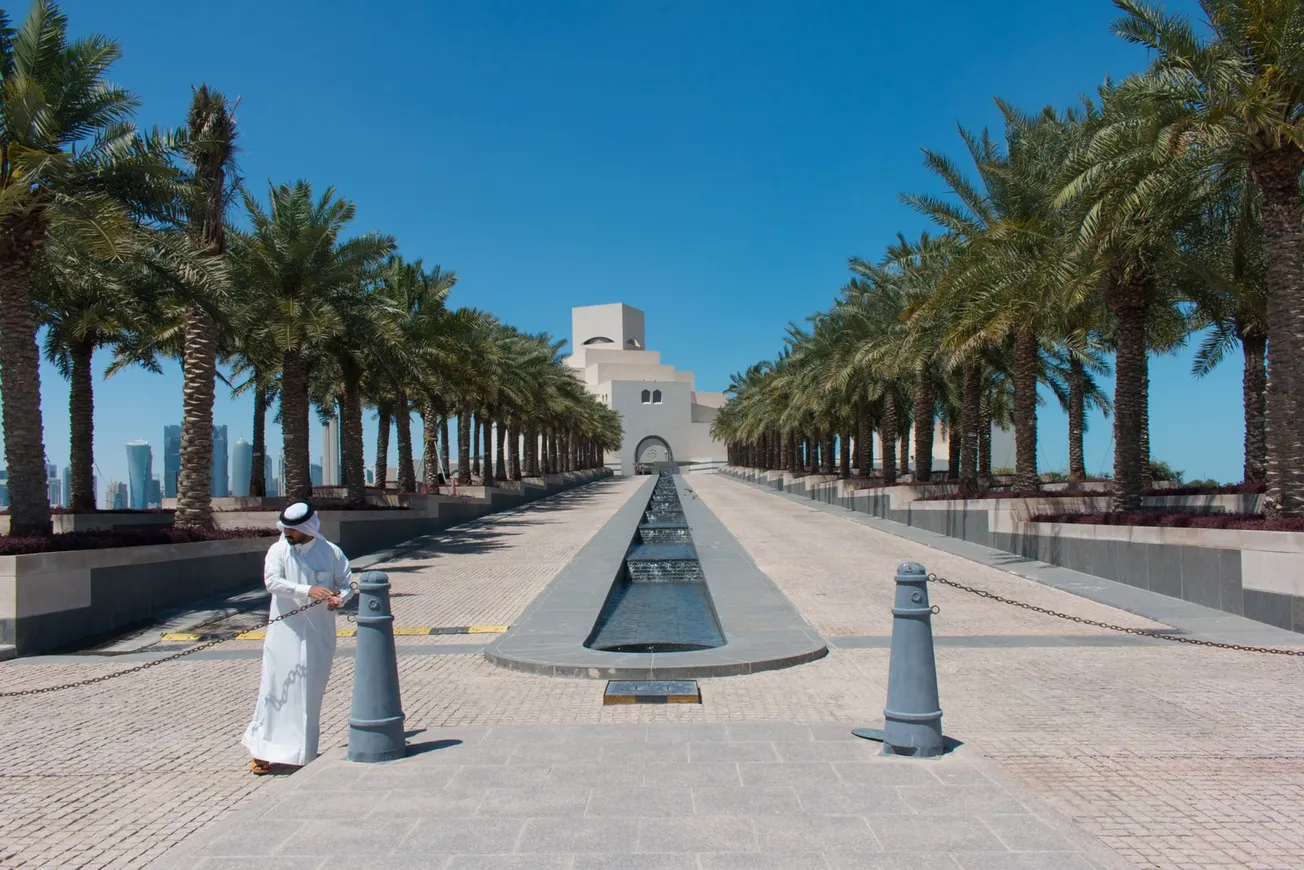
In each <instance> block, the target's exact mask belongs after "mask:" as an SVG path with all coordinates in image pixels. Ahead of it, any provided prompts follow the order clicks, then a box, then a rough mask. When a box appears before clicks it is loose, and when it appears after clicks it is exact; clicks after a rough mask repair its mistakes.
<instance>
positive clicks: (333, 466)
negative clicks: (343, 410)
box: [313, 417, 340, 486]
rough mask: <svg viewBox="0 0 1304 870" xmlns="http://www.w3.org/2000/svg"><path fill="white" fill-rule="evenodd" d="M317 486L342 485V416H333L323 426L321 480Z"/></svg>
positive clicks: (316, 483) (315, 483)
mask: <svg viewBox="0 0 1304 870" xmlns="http://www.w3.org/2000/svg"><path fill="white" fill-rule="evenodd" d="M313 484H314V485H315V486H339V485H340V418H339V417H331V418H330V419H329V420H327V421H326V423H325V424H324V425H323V426H322V427H321V480H315V481H313Z"/></svg>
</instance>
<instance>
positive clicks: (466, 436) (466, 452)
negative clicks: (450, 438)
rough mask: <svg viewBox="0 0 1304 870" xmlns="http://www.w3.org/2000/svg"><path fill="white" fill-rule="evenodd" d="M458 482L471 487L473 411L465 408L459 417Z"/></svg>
mask: <svg viewBox="0 0 1304 870" xmlns="http://www.w3.org/2000/svg"><path fill="white" fill-rule="evenodd" d="M457 482H458V483H459V484H461V485H462V486H470V485H471V409H470V408H465V407H464V408H462V410H461V411H460V412H459V413H458V415H457Z"/></svg>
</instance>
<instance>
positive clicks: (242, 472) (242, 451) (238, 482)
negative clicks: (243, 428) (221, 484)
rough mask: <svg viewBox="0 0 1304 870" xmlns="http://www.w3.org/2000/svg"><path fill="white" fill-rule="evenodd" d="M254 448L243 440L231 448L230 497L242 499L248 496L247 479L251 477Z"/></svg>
mask: <svg viewBox="0 0 1304 870" xmlns="http://www.w3.org/2000/svg"><path fill="white" fill-rule="evenodd" d="M253 469H254V446H253V445H252V444H250V443H249V442H248V441H246V440H244V439H243V438H239V439H237V440H236V442H235V444H234V446H232V447H231V495H233V496H235V497H236V498H244V497H246V496H247V495H249V479H250V478H251V477H252V476H253Z"/></svg>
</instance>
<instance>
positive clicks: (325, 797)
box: [263, 790, 387, 821]
mask: <svg viewBox="0 0 1304 870" xmlns="http://www.w3.org/2000/svg"><path fill="white" fill-rule="evenodd" d="M386 794H387V791H386V790H377V791H370V792H354V793H353V794H321V795H314V796H312V797H311V798H309V797H308V796H307V795H302V794H297V793H296V792H293V791H292V792H290V793H289V795H287V796H286V797H285V798H284V799H282V800H280V801H278V802H277V803H275V804H272V805H271V806H269V807H268V808H267V810H266V812H264V813H263V815H264V816H266V817H267V818H268V819H270V820H273V821H274V820H276V819H283V820H285V821H291V820H293V821H312V820H314V819H322V818H341V817H343V816H357V817H359V818H360V817H362V816H365V815H367V813H368V812H370V811H371V810H372V809H373V808H375V807H376V806H377V805H378V804H381V803H383V802H384V798H385V795H386Z"/></svg>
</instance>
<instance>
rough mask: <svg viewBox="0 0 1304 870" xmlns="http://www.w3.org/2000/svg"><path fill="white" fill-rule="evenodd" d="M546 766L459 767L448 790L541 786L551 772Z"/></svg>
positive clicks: (473, 765) (472, 765) (550, 768)
mask: <svg viewBox="0 0 1304 870" xmlns="http://www.w3.org/2000/svg"><path fill="white" fill-rule="evenodd" d="M552 769H553V768H552V767H551V766H549V765H547V764H512V765H501V766H498V765H491V764H489V765H486V764H471V765H467V766H465V767H459V768H458V769H457V772H456V773H454V774H453V778H452V779H450V780H449V781H448V788H450V789H461V788H527V787H529V786H540V785H543V783H544V781H545V780H546V779H547V778H548V774H549V773H550V772H551V771H552Z"/></svg>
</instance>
